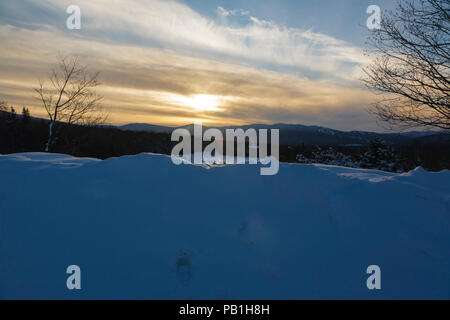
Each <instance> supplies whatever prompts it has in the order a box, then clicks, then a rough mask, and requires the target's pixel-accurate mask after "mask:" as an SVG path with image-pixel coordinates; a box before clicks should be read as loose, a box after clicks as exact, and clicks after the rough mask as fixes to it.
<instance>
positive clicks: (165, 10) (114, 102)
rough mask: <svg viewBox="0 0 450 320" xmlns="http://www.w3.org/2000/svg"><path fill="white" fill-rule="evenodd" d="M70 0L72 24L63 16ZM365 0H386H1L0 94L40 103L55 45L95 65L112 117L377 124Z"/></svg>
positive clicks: (387, 0) (384, 5) (386, 1)
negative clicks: (367, 75)
mask: <svg viewBox="0 0 450 320" xmlns="http://www.w3.org/2000/svg"><path fill="white" fill-rule="evenodd" d="M70 4H77V5H79V7H80V8H81V11H82V28H81V30H68V29H67V28H66V24H65V21H66V19H67V17H68V15H67V14H66V12H65V9H66V8H67V6H68V5H70ZM372 4H376V5H379V6H380V8H381V9H384V10H385V9H391V8H392V7H393V5H394V1H391V0H380V1H377V2H372V1H366V0H334V1H331V0H327V1H312V0H304V1H287V0H282V1H256V0H248V1H236V0H231V1H219V0H208V1H200V0H180V1H167V0H127V1H115V2H112V1H107V0H97V1H88V0H78V1H75V2H74V1H66V0H45V1H44V0H19V1H3V2H1V3H0V41H2V43H3V45H2V48H1V49H0V54H2V57H3V59H2V62H0V64H2V65H1V66H0V67H2V70H4V72H3V74H2V75H0V99H5V100H7V101H9V102H10V103H14V104H26V105H29V106H30V107H31V110H32V112H35V113H37V114H38V115H40V114H41V112H42V110H41V109H42V108H40V107H39V104H38V103H37V102H36V100H34V99H33V97H32V95H31V92H32V90H31V89H32V87H33V83H36V79H37V78H41V77H44V76H45V74H46V71H48V70H49V69H50V68H51V65H52V63H54V62H55V61H56V60H55V57H56V56H57V54H58V52H59V53H62V54H65V55H68V54H70V55H77V56H79V57H81V58H82V61H83V63H85V64H87V65H89V66H90V67H91V66H92V67H95V68H96V69H98V71H100V72H101V74H102V80H103V81H102V82H103V84H104V86H103V87H102V89H101V90H102V94H103V95H104V96H105V104H106V105H105V107H107V108H108V110H110V113H111V119H112V121H113V122H114V123H125V122H152V123H159V124H168V125H178V124H185V123H189V122H193V121H203V122H205V123H206V124H209V125H213V124H221V125H223V124H244V123H252V122H266V123H274V122H288V123H303V124H317V125H324V126H329V127H333V128H338V129H344V130H353V129H358V130H361V129H368V130H377V129H379V128H378V126H377V124H376V122H375V121H374V119H373V118H371V116H370V115H368V113H367V107H368V106H369V105H370V103H372V102H373V101H374V97H373V95H372V94H370V93H369V92H367V91H366V90H365V89H364V88H363V87H362V86H361V83H360V81H359V78H360V76H361V67H362V66H363V65H365V64H367V63H369V62H370V61H369V60H368V58H367V57H366V56H365V55H364V54H363V51H364V49H365V39H366V36H367V34H368V32H369V31H368V30H367V28H366V27H365V22H366V19H367V17H368V15H367V13H366V9H367V7H368V6H369V5H372Z"/></svg>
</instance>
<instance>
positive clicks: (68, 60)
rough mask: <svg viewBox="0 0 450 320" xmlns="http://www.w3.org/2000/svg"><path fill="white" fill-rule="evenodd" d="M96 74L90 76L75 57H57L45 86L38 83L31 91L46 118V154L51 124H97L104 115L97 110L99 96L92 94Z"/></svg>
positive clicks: (51, 135)
mask: <svg viewBox="0 0 450 320" xmlns="http://www.w3.org/2000/svg"><path fill="white" fill-rule="evenodd" d="M98 75H99V73H98V72H97V73H90V72H89V71H88V70H87V67H86V66H82V65H81V64H80V63H79V61H78V58H76V57H60V61H59V64H58V66H57V67H56V68H54V69H53V70H52V72H51V74H50V79H49V83H48V86H47V85H46V84H45V83H44V82H42V81H40V83H39V88H36V89H35V92H36V93H37V97H38V99H39V100H40V101H41V102H42V104H43V106H44V108H45V110H46V111H47V114H48V116H49V118H50V123H49V134H48V141H47V143H46V145H45V151H46V152H48V151H49V150H50V148H51V146H52V144H53V143H54V141H55V138H56V134H55V125H57V124H59V123H65V125H67V126H70V125H72V124H88V125H93V124H101V123H104V122H105V121H106V115H105V114H104V113H103V112H102V110H101V107H100V101H101V100H102V97H101V96H98V95H97V93H96V87H97V86H98V85H99V82H98V81H97V78H98Z"/></svg>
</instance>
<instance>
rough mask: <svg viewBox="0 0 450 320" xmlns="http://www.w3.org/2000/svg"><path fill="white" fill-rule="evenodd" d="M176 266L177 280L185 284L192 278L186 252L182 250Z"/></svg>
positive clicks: (189, 260) (189, 261) (190, 264)
mask: <svg viewBox="0 0 450 320" xmlns="http://www.w3.org/2000/svg"><path fill="white" fill-rule="evenodd" d="M176 266H177V278H178V280H179V281H180V282H181V283H182V284H183V285H185V286H187V285H188V284H189V282H190V281H191V278H192V263H191V259H190V257H189V254H188V253H187V252H185V251H183V253H182V256H181V257H180V258H178V260H177V263H176Z"/></svg>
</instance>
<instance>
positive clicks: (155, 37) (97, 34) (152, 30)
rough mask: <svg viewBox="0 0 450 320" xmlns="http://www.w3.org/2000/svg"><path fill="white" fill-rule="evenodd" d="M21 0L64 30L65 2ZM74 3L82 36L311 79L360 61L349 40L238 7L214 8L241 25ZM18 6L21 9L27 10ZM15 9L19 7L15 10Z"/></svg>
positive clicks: (130, 3)
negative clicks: (236, 18)
mask: <svg viewBox="0 0 450 320" xmlns="http://www.w3.org/2000/svg"><path fill="white" fill-rule="evenodd" d="M25 3H26V4H27V5H32V6H33V7H34V8H39V9H40V10H41V11H43V12H49V17H47V19H46V18H45V16H43V15H41V16H40V17H39V21H35V23H40V24H41V25H43V24H48V25H50V26H53V27H55V28H58V29H59V30H60V31H63V32H68V31H67V30H65V23H64V18H65V17H66V16H67V15H66V13H65V9H66V8H67V6H68V5H69V4H71V1H67V0H48V1H45V2H44V1H41V0H27V1H25ZM17 5H18V6H19V5H21V4H17ZM77 5H79V6H80V8H81V10H82V17H83V23H82V30H81V31H80V32H79V35H80V36H82V37H84V38H91V39H95V40H102V41H113V42H118V43H122V44H124V43H125V44H130V45H139V46H149V47H165V48H171V49H172V50H176V51H177V52H179V53H180V54H184V55H191V56H196V57H204V58H214V59H218V60H223V61H228V62H231V63H238V64H250V65H252V66H254V67H258V68H268V69H271V70H281V69H283V68H284V70H286V68H289V69H290V72H293V73H294V72H297V73H298V72H302V73H305V74H308V75H309V76H311V77H314V78H333V79H339V80H343V79H344V80H352V79H353V78H352V75H353V74H354V73H355V69H357V68H358V67H359V65H360V64H362V63H365V62H366V58H365V57H364V55H363V54H362V50H361V49H360V48H358V47H355V46H352V45H351V44H349V43H346V42H344V41H341V40H339V39H335V38H333V37H330V36H327V35H324V34H321V33H316V32H313V31H312V30H301V29H297V28H289V27H286V26H282V25H279V24H277V23H276V22H273V21H266V20H262V19H259V18H257V17H254V16H250V15H248V14H249V13H248V12H246V11H245V10H242V9H236V10H226V9H224V8H223V7H219V8H218V12H219V14H221V15H222V16H232V15H240V16H246V17H247V20H246V23H245V24H241V25H235V24H229V23H227V20H223V19H219V21H216V20H213V19H211V18H208V17H205V16H202V15H200V14H199V13H197V12H195V11H194V10H192V9H191V8H190V7H188V6H186V5H184V4H182V3H179V2H175V1H168V0H144V1H143V0H127V1H110V0H96V1H90V0H78V1H77ZM50 8H51V9H50ZM23 10H24V12H26V11H27V8H26V7H24V8H23ZM18 12H21V11H20V10H15V13H16V14H19V13H18ZM54 15H57V16H56V19H55V17H54ZM52 17H53V18H52ZM10 18H11V17H10ZM22 20H23V19H22ZM32 22H33V21H30V22H29V23H32ZM353 80H354V79H353Z"/></svg>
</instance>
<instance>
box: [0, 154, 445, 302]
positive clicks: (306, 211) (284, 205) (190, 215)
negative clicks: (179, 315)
mask: <svg viewBox="0 0 450 320" xmlns="http://www.w3.org/2000/svg"><path fill="white" fill-rule="evenodd" d="M69 265H78V266H80V268H81V270H82V274H81V275H82V280H81V283H82V284H81V286H82V289H81V290H72V291H70V290H68V289H67V288H66V279H67V277H68V275H67V274H66V268H67V266H69ZM369 265H379V266H380V268H381V290H372V291H370V290H368V289H367V287H366V279H367V278H368V276H369V275H367V274H366V269H367V267H368V266H369ZM0 298H3V299H12V298H19V299H22V298H33V299H36V298H38V299H41V298H58V299H78V298H85V299H91V298H101V299H115V298H121V299H304V298H307V299H310V298H311V299H312V298H331V299H346V298H358V299H359V298H361V299H391V298H394V299H395V298H401V299H404V298H426V299H427V298H446V299H448V298H450V172H449V171H443V172H440V173H430V172H426V171H424V170H423V169H421V168H418V169H416V170H414V171H411V172H409V173H405V174H392V173H386V172H381V171H375V170H362V169H348V168H343V167H332V166H323V165H292V164H291V165H290V164H281V166H280V171H279V174H278V175H276V176H260V175H259V166H255V165H252V166H251V165H239V166H224V167H212V168H205V167H201V166H192V165H182V166H175V165H173V164H172V162H171V160H170V158H169V157H167V156H161V155H152V154H140V155H137V156H126V157H121V158H112V159H108V160H105V161H100V160H96V159H79V158H74V157H71V156H66V155H58V154H42V153H26V154H14V155H6V156H0Z"/></svg>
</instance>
